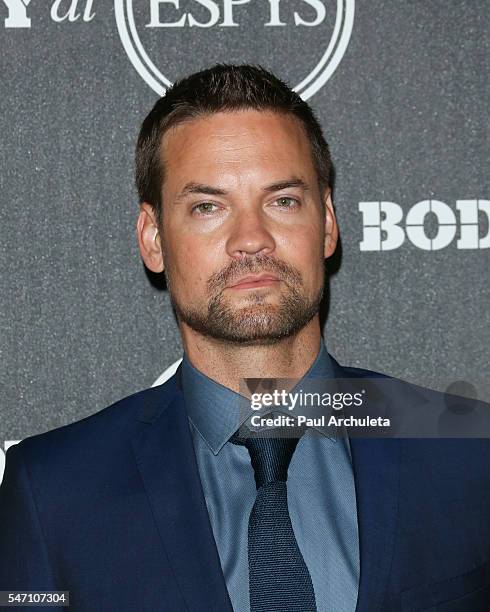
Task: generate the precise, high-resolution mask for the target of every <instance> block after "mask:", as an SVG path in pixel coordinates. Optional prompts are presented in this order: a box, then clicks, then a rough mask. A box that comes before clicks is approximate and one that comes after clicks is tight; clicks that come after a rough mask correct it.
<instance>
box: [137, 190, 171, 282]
mask: <svg viewBox="0 0 490 612" xmlns="http://www.w3.org/2000/svg"><path fill="white" fill-rule="evenodd" d="M136 234H137V237H138V245H139V248H140V253H141V257H142V258H143V261H144V262H145V266H146V267H147V268H148V269H149V270H151V271H152V272H163V270H164V269H165V264H164V257H163V253H162V243H161V237H160V228H159V227H158V224H157V221H156V215H155V211H154V209H153V206H151V204H148V202H143V203H142V204H141V206H140V214H139V216H138V221H137V223H136Z"/></svg>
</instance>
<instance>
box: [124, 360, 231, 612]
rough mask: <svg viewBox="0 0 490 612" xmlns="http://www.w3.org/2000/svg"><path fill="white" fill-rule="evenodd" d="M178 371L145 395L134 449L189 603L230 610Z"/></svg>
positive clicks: (200, 609)
mask: <svg viewBox="0 0 490 612" xmlns="http://www.w3.org/2000/svg"><path fill="white" fill-rule="evenodd" d="M179 376H180V372H179V371H178V373H177V374H176V375H175V376H174V377H173V378H172V379H170V380H169V381H168V382H167V383H166V384H165V385H163V386H162V387H159V388H158V387H157V388H156V389H154V390H153V391H152V394H151V395H150V399H147V400H146V403H145V406H143V407H142V410H141V411H140V414H139V423H138V426H139V432H138V434H137V435H136V436H135V437H134V439H133V450H134V453H135V457H136V461H137V463H138V466H139V470H140V473H141V477H142V479H143V482H144V486H145V489H146V492H147V494H148V497H149V500H150V504H151V506H152V510H153V515H154V517H155V521H156V523H157V527H158V531H159V533H160V537H161V540H162V544H163V547H164V549H165V551H166V554H167V557H168V559H169V562H170V565H171V566H172V568H173V570H174V573H175V577H176V580H177V582H178V584H179V587H180V592H181V594H182V598H183V599H184V601H185V603H186V607H187V609H188V610H189V611H190V612H211V611H215V612H218V611H219V612H226V611H229V612H232V607H231V603H230V599H229V597H228V592H227V590H226V585H225V581H224V576H223V573H222V570H221V565H220V560H219V556H218V551H217V548H216V544H215V541H214V537H213V532H212V529H211V525H210V522H209V516H208V512H207V508H206V503H205V500H204V495H203V492H202V487H201V481H200V478H199V472H198V467H197V462H196V458H195V454H194V447H193V443H192V436H191V432H190V429H189V423H188V418H187V413H186V411H185V407H184V401H183V395H182V391H181V389H180V388H179V385H178V380H179ZM169 397H171V399H170V401H169V399H168V398H169ZM165 400H166V402H165ZM165 403H166V405H165Z"/></svg>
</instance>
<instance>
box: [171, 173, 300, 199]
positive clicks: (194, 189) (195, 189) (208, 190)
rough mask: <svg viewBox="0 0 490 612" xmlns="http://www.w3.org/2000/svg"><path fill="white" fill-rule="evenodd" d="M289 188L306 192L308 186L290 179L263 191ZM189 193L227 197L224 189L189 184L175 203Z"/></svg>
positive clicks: (295, 179)
mask: <svg viewBox="0 0 490 612" xmlns="http://www.w3.org/2000/svg"><path fill="white" fill-rule="evenodd" d="M291 187H299V188H300V189H302V190H303V191H308V190H309V187H308V185H307V184H306V183H305V182H304V181H303V180H302V179H300V178H297V177H291V178H290V179H286V180H284V181H278V182H276V183H271V184H270V185H266V186H265V187H263V191H265V192H266V193H273V192H274V191H281V190H283V189H291ZM191 193H203V194H206V195H227V194H228V192H227V191H226V190H225V189H219V188H218V187H213V186H212V185H205V184H204V183H194V182H190V183H187V184H186V185H185V187H184V188H183V189H182V191H181V192H180V193H179V195H178V196H177V197H176V201H178V200H181V199H182V198H184V197H185V196H186V195H189V194H191Z"/></svg>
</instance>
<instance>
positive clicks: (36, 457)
mask: <svg viewBox="0 0 490 612" xmlns="http://www.w3.org/2000/svg"><path fill="white" fill-rule="evenodd" d="M175 392H176V381H175V376H173V377H172V378H170V379H169V380H168V381H166V382H165V383H164V384H163V385H159V386H157V387H151V388H149V389H144V390H143V391H139V392H137V393H134V394H132V395H129V396H127V397H125V398H123V399H120V400H118V401H117V402H115V403H113V404H111V405H110V406H107V407H106V408H103V409H102V410H99V411H98V412H96V413H94V414H92V415H89V416H87V417H85V418H83V419H80V420H79V421H75V422H73V423H69V424H67V425H63V426H61V427H57V428H56V429H52V430H50V431H46V432H44V433H40V434H36V435H33V436H29V437H27V438H24V439H23V440H21V441H20V442H19V443H18V444H15V445H13V446H11V447H10V448H9V449H8V451H7V461H8V460H9V458H10V457H13V455H15V454H17V453H19V454H22V455H23V457H24V458H25V460H26V461H27V463H30V464H34V465H37V466H39V467H41V466H42V465H45V466H46V467H48V466H49V465H51V466H52V467H53V468H54V467H57V468H58V469H59V468H60V466H63V465H64V460H65V459H66V460H67V461H70V460H69V459H68V458H74V457H79V458H80V457H81V456H82V457H86V459H87V461H89V462H91V461H93V459H94V458H95V457H96V456H97V455H99V456H100V455H104V454H107V453H108V452H109V450H108V449H111V451H110V452H113V451H114V449H115V448H117V447H127V445H128V444H130V440H131V437H132V435H133V434H134V432H135V429H136V424H137V421H138V420H143V421H144V420H145V419H146V418H147V417H148V415H155V414H158V413H159V412H161V411H163V410H164V409H165V408H166V406H167V405H168V404H169V402H170V400H171V399H172V397H173V396H174V394H175Z"/></svg>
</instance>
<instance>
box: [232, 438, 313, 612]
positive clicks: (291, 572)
mask: <svg viewBox="0 0 490 612" xmlns="http://www.w3.org/2000/svg"><path fill="white" fill-rule="evenodd" d="M277 431H278V430H274V432H275V434H276V435H278V434H277ZM295 432H296V436H298V430H295ZM284 435H289V436H290V435H291V433H290V432H285V434H284ZM230 441H231V442H233V443H234V444H239V445H242V446H245V447H246V448H247V449H248V452H249V453H250V459H251V462H252V467H253V469H254V475H255V484H256V486H257V497H256V499H255V503H254V505H253V507H252V511H251V513H250V519H249V523H248V567H249V583H250V610H251V612H316V603H315V592H314V590H313V583H312V581H311V576H310V573H309V571H308V568H307V567H306V563H305V561H304V559H303V555H302V554H301V551H300V550H299V547H298V543H297V541H296V538H295V536H294V532H293V526H292V524H291V517H290V516H289V510H288V501H287V490H286V480H287V474H288V467H289V463H290V462H291V457H292V456H293V453H294V450H295V448H296V445H297V443H298V437H275V438H265V437H260V436H254V435H253V434H252V433H250V435H248V434H247V435H246V436H243V437H240V436H239V435H238V432H237V433H235V434H234V435H233V436H232V437H231V439H230Z"/></svg>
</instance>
